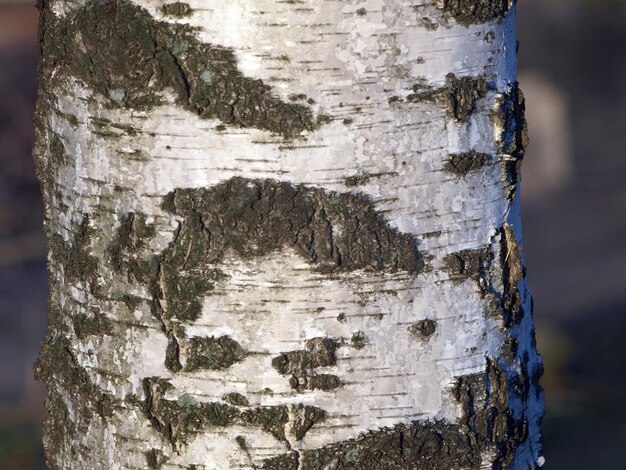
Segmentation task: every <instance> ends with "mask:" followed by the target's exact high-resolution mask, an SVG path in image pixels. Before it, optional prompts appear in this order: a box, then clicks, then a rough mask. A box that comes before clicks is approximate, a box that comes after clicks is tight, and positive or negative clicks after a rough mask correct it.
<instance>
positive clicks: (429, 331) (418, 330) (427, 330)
mask: <svg viewBox="0 0 626 470" xmlns="http://www.w3.org/2000/svg"><path fill="white" fill-rule="evenodd" d="M407 329H408V330H409V333H411V334H412V335H413V336H417V337H418V338H422V339H428V338H430V337H431V336H432V335H433V334H434V333H435V330H436V329H437V322H436V321H435V320H430V319H425V320H420V321H418V322H417V323H414V324H413V325H411V326H409V327H408V328H407Z"/></svg>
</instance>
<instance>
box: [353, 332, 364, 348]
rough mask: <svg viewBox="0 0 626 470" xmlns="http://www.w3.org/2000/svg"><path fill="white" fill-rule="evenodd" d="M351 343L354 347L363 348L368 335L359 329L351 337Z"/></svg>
mask: <svg viewBox="0 0 626 470" xmlns="http://www.w3.org/2000/svg"><path fill="white" fill-rule="evenodd" d="M350 344H351V345H352V347H353V348H354V349H363V348H364V347H365V345H366V344H367V336H365V333H363V332H362V331H357V332H356V333H354V334H353V335H352V338H350Z"/></svg>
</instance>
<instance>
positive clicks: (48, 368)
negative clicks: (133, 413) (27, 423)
mask: <svg viewBox="0 0 626 470" xmlns="http://www.w3.org/2000/svg"><path fill="white" fill-rule="evenodd" d="M33 371H34V375H35V379H36V380H38V381H40V382H43V383H44V384H46V386H47V388H48V397H47V399H46V410H47V414H46V417H45V420H44V422H43V425H42V430H43V444H44V449H45V454H46V461H47V464H48V466H49V467H50V468H60V466H58V465H57V464H56V462H54V461H53V460H52V459H54V458H55V457H58V456H59V449H63V448H64V447H66V446H67V445H73V444H75V443H76V442H77V439H78V435H79V434H80V433H82V432H85V430H86V429H88V428H89V425H90V424H91V423H92V422H93V421H95V420H99V421H106V420H108V419H109V418H111V417H112V415H113V413H114V411H115V410H116V409H117V406H118V401H117V400H116V398H115V397H114V396H113V395H110V394H108V393H105V392H103V391H102V390H101V388H100V387H99V386H98V385H96V384H95V383H94V382H93V381H92V380H91V377H90V375H89V373H88V372H87V371H86V370H85V369H84V368H83V367H82V366H81V365H80V364H79V363H78V362H77V360H76V353H75V351H74V350H73V349H72V343H71V342H70V340H69V339H68V338H67V337H66V336H63V335H61V333H60V332H55V333H49V334H48V336H47V337H46V339H45V340H44V342H43V343H42V345H41V350H40V352H39V357H38V358H37V361H36V362H35V365H34V368H33ZM66 400H67V402H69V403H71V405H72V412H71V413H70V410H68V408H67V406H66Z"/></svg>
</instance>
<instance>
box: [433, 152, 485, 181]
mask: <svg viewBox="0 0 626 470" xmlns="http://www.w3.org/2000/svg"><path fill="white" fill-rule="evenodd" d="M489 160H490V157H489V155H487V154H486V153H480V152H476V151H475V150H470V151H469V152H465V153H453V154H451V155H450V157H449V158H448V159H447V160H446V161H445V162H444V164H443V169H444V171H447V172H449V173H452V174H454V175H457V176H465V175H467V174H468V173H470V172H472V171H476V170H479V169H480V168H482V167H484V166H485V165H486V164H487V163H488V162H489Z"/></svg>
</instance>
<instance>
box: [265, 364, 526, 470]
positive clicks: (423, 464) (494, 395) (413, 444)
mask: <svg viewBox="0 0 626 470" xmlns="http://www.w3.org/2000/svg"><path fill="white" fill-rule="evenodd" d="M520 380H522V381H523V379H520V377H519V376H518V375H512V376H511V377H507V375H506V373H505V372H504V370H503V369H502V368H501V367H500V366H499V365H498V364H497V363H496V362H495V361H493V360H491V359H488V360H487V363H486V368H485V372H484V373H479V374H473V375H468V376H463V377H460V378H459V379H458V380H457V382H456V384H455V385H454V387H453V388H452V390H451V394H452V396H453V398H454V399H455V400H456V401H457V402H458V403H460V405H461V406H462V410H463V411H462V416H461V419H460V420H459V422H458V423H446V422H444V421H414V422H412V423H410V424H398V425H396V426H394V427H391V428H383V429H379V430H376V431H370V432H367V433H364V434H362V435H361V436H359V437H358V438H356V439H350V440H346V441H343V442H338V443H335V444H330V445H326V446H323V447H321V448H319V449H305V450H301V451H299V452H298V453H296V452H291V453H287V454H283V455H280V456H277V457H274V458H270V459H266V460H265V461H264V462H263V466H262V467H261V468H263V469H265V470H279V469H280V470H295V469H298V470H322V469H327V468H337V469H339V468H340V469H343V470H350V469H355V470H356V469H362V468H367V469H368V470H390V469H394V470H404V469H406V470H415V469H420V470H449V469H451V468H478V466H479V465H480V464H481V458H482V455H484V454H485V453H487V452H489V453H490V454H491V455H493V461H492V463H493V465H494V467H493V468H505V467H506V465H508V464H509V463H511V462H512V459H513V456H514V453H515V449H516V448H517V447H518V446H519V445H521V444H523V443H524V442H525V441H526V439H527V438H528V432H527V429H528V423H527V421H526V419H525V418H524V417H522V418H515V417H514V415H513V413H512V411H511V410H510V407H509V403H510V397H515V398H516V399H519V398H520V397H521V396H523V395H522V394H520V391H521V390H520V389H518V388H517V389H516V388H515V387H514V384H515V383H517V382H519V381H520Z"/></svg>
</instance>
